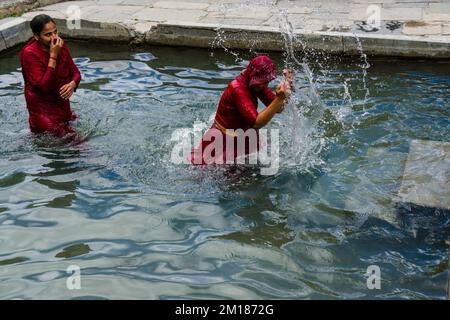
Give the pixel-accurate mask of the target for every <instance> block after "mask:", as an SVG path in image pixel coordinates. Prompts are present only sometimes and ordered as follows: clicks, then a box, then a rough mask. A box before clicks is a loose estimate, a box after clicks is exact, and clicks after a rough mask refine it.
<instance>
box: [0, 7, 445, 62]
mask: <svg viewBox="0 0 450 320" xmlns="http://www.w3.org/2000/svg"><path fill="white" fill-rule="evenodd" d="M11 1H12V2H30V1H31V2H33V3H36V2H40V3H43V4H44V3H46V4H48V3H53V2H60V3H56V4H52V5H47V6H43V7H40V8H37V9H34V10H33V11H31V12H27V13H25V14H23V15H22V16H21V17H8V18H5V19H2V20H0V34H1V38H0V52H1V51H3V50H5V49H7V48H10V47H13V46H15V45H17V44H20V43H23V42H25V41H26V40H27V39H28V38H29V37H31V32H30V30H29V27H28V23H29V21H30V20H31V19H32V18H33V17H34V16H35V15H37V14H40V13H46V14H48V15H51V16H52V17H54V18H55V19H56V20H57V23H58V27H59V29H60V31H61V34H62V36H64V37H67V38H71V39H95V40H111V41H122V42H128V43H133V44H150V45H169V46H190V47H203V48H211V47H212V46H214V47H222V46H224V47H227V48H232V49H258V50H261V49H262V50H268V51H282V50H284V46H283V44H284V40H283V35H282V33H281V32H280V23H281V25H283V24H285V23H284V21H285V19H287V20H288V21H289V23H290V24H291V26H292V30H293V35H294V36H295V37H296V38H297V39H298V40H299V41H296V46H297V49H302V48H307V49H312V50H323V51H325V52H331V53H336V54H343V55H356V54H360V51H361V49H362V50H363V51H364V53H366V54H368V55H379V56H399V57H413V58H450V22H449V21H450V2H448V1H445V0H428V1H425V0H413V1H412V0H408V1H407V0H346V1H337V0H336V1H325V0H320V1H314V2H311V1H306V0H295V1H289V0H278V1H269V0H265V1H262V0H259V1H246V0H220V1H215V0H181V1H157V0H89V1H65V2H61V1H58V0H40V1H37V0H11ZM33 5H35V4H33ZM371 6H372V7H371ZM374 8H375V9H376V10H379V18H380V19H379V21H378V23H377V24H376V25H373V26H372V25H371V24H367V23H366V21H367V18H368V12H369V13H370V12H371V11H370V10H373V9H374ZM74 10H75V11H74ZM77 10H78V11H77ZM76 17H79V19H78V18H76ZM76 21H78V23H79V24H77V23H76ZM286 26H287V25H286ZM217 30H220V33H218V32H217ZM355 35H356V36H357V37H356V36H355Z"/></svg>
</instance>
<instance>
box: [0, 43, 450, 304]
mask: <svg viewBox="0 0 450 320" xmlns="http://www.w3.org/2000/svg"><path fill="white" fill-rule="evenodd" d="M70 47H71V49H72V53H73V55H74V56H75V57H77V58H75V62H76V63H77V65H78V66H79V68H80V70H81V72H82V74H83V82H82V85H81V87H80V88H79V89H78V90H77V92H76V94H75V95H74V97H73V104H72V106H73V108H74V110H75V111H76V113H77V114H79V115H80V120H78V121H76V122H75V123H74V126H75V128H76V129H77V130H78V132H79V133H80V135H81V136H82V137H83V138H85V140H86V141H85V142H83V143H70V142H69V143H68V142H67V141H57V140H55V139H53V138H49V137H45V136H33V135H31V134H30V133H29V131H28V127H27V121H26V119H27V113H26V109H25V102H24V98H23V94H22V91H23V83H22V79H21V75H20V70H19V69H18V61H16V60H17V59H16V56H15V55H14V54H13V53H11V54H9V55H6V56H4V57H2V58H1V59H2V64H1V67H0V121H1V123H2V125H1V127H0V130H1V134H0V148H1V155H0V279H1V281H0V297H1V298H5V299H8V298H40V297H43V298H80V299H83V298H98V299H103V298H145V299H148V298H150V299H156V298H162V299H169V298H180V297H182V298H193V299H195V298H235V299H239V298H244V299H252V298H254V299H260V298H445V295H446V287H445V286H446V279H447V272H446V266H447V263H448V255H447V249H446V248H447V246H446V244H445V241H444V239H445V236H446V235H448V229H445V228H444V229H445V230H442V229H439V230H438V232H437V233H436V232H434V231H436V230H434V231H433V232H434V233H432V234H425V235H423V236H422V235H420V236H417V235H416V236H415V235H414V234H413V233H411V232H410V231H409V230H408V229H406V228H404V225H403V224H402V221H399V219H398V216H397V211H396V203H395V201H394V200H393V199H394V195H395V194H396V192H397V190H398V188H399V185H400V181H401V178H402V174H403V166H404V161H405V158H406V155H407V153H408V145H409V140H411V139H426V140H437V141H449V140H450V139H449V138H450V137H449V132H450V130H449V129H450V121H449V113H448V110H447V109H446V106H448V105H449V102H450V101H449V98H448V82H449V80H450V78H449V72H448V71H449V65H448V64H445V63H438V62H433V63H431V62H427V63H422V62H414V63H413V62H406V61H384V60H380V61H378V60H374V61H371V68H370V69H368V70H367V76H366V83H365V84H363V83H362V82H361V77H362V71H361V69H360V68H359V67H358V66H357V64H356V63H355V62H354V61H352V60H349V61H340V60H339V58H334V59H332V58H327V60H321V61H319V62H318V63H315V62H314V61H308V68H309V71H310V74H309V78H308V76H306V75H305V74H303V75H302V74H299V79H298V82H297V83H298V85H299V92H300V95H299V97H301V99H298V101H297V102H296V104H295V105H293V106H291V107H292V108H299V109H298V110H300V111H301V112H302V113H301V117H303V118H302V119H303V120H302V121H303V122H301V125H299V126H298V127H296V128H293V127H292V126H290V125H291V124H292V116H293V114H294V115H295V113H292V112H293V111H294V110H295V109H291V110H287V111H289V112H291V113H289V112H285V113H283V114H281V115H279V116H277V117H276V121H274V123H272V124H271V127H272V128H280V129H282V130H281V132H282V137H281V138H282V151H283V152H285V153H282V154H281V157H282V159H283V160H282V161H281V167H280V170H279V171H278V172H277V174H275V175H273V176H261V175H260V174H259V172H260V170H259V168H258V167H243V166H232V167H227V168H217V167H207V168H199V167H195V168H193V167H191V166H188V165H174V164H172V162H171V161H170V153H171V151H172V147H173V142H172V141H170V137H171V135H172V133H173V132H174V130H176V129H179V128H189V127H192V125H193V123H194V122H195V121H202V122H205V123H208V124H209V123H210V119H211V115H212V114H213V113H214V111H215V108H216V104H217V100H218V98H219V97H220V94H221V91H222V90H223V89H224V88H225V86H226V85H227V83H228V82H229V81H230V80H231V79H233V78H234V77H235V76H236V75H237V74H238V73H239V72H240V70H242V68H243V66H245V64H246V63H247V61H248V58H250V56H248V57H247V56H245V55H244V54H243V56H242V59H241V60H240V61H239V62H236V61H235V60H234V57H232V56H230V55H226V54H224V55H222V54H220V53H215V54H214V56H213V57H211V55H210V53H209V52H208V51H202V50H194V49H182V48H178V49H176V52H175V51H174V49H170V48H148V50H135V51H134V52H131V53H130V49H129V48H128V47H120V46H117V47H114V48H110V47H108V48H107V49H106V48H103V49H102V48H101V46H99V47H98V48H97V47H96V48H97V49H96V50H95V51H94V50H92V49H90V48H89V47H88V46H86V45H84V44H82V43H72V44H70ZM105 52H108V54H105ZM273 56H274V58H275V60H276V61H277V62H278V65H279V66H280V67H281V66H282V65H283V62H282V57H280V56H277V55H273ZM3 61H5V63H3ZM186 61H189V65H186ZM311 77H312V78H311ZM311 80H313V81H314V84H315V88H316V90H317V93H318V94H319V95H320V101H321V108H322V109H321V111H320V110H319V111H320V114H318V113H317V112H316V113H315V111H317V110H315V109H314V107H316V105H317V101H316V102H315V100H314V99H316V98H317V96H310V93H311V92H310V91H309V89H308V88H310V87H309V81H311ZM364 85H366V86H367V88H365V87H364ZM366 89H367V90H369V92H370V96H369V97H367V99H366V97H365V94H366V92H367V90H366ZM308 97H310V99H311V101H306V100H308ZM303 100H305V101H303ZM314 117H315V118H314ZM312 118H314V121H310V120H311V119H312ZM308 121H310V122H308ZM303 125H304V126H305V127H302V126H303ZM311 125H312V126H311ZM308 126H309V127H308ZM308 128H314V130H316V131H314V135H312V136H309V137H308V139H309V140H308V141H307V142H308V143H310V145H309V147H311V148H310V149H308V150H311V151H313V152H316V151H317V153H315V155H316V156H314V157H304V158H302V157H303V156H304V155H308V152H307V150H306V149H305V140H302V139H292V138H298V137H300V138H302V137H307V136H299V135H298V134H300V133H301V134H305V132H306V133H308V132H312V131H308ZM283 129H285V130H284V131H283ZM289 134H291V135H293V136H289ZM314 139H324V140H323V145H326V148H319V149H317V148H315V146H320V145H322V142H319V143H318V144H314V143H315V141H314ZM299 159H300V160H302V159H308V161H309V162H308V161H306V162H302V161H297V160H299ZM314 159H315V160H314ZM284 160H286V161H284ZM291 160H296V161H291ZM310 161H317V162H314V163H313V164H314V165H313V166H303V165H306V164H311V162H310ZM69 264H76V265H79V266H80V267H81V270H82V275H83V282H82V283H83V292H73V291H69V290H66V289H65V282H66V279H67V274H66V268H67V266H68V265H69ZM371 264H376V265H379V266H380V268H381V270H382V276H383V287H382V290H381V291H378V292H374V291H370V290H367V288H366V279H365V276H364V274H365V271H366V269H367V267H368V266H369V265H371Z"/></svg>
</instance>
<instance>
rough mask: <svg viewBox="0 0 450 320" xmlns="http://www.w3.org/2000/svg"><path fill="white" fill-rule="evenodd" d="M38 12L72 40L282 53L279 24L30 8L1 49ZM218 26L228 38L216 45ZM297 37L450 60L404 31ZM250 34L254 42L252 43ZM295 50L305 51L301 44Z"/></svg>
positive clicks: (348, 49)
mask: <svg viewBox="0 0 450 320" xmlns="http://www.w3.org/2000/svg"><path fill="white" fill-rule="evenodd" d="M38 13H47V14H51V15H52V16H53V17H54V18H55V20H56V22H57V24H58V28H59V30H60V32H61V34H62V35H63V36H64V37H66V38H69V39H74V40H87V39H93V40H109V41H117V42H126V43H130V44H136V45H139V44H148V45H167V46H187V47H200V48H211V47H215V48H220V47H221V46H222V45H225V46H226V47H227V48H229V49H257V50H261V49H263V50H267V51H281V50H282V49H283V48H284V47H283V37H282V34H281V33H280V32H279V30H278V29H277V28H274V27H267V26H244V25H239V26H233V25H218V24H208V23H194V22H171V23H167V22H160V23H159V22H138V23H135V24H127V23H117V22H102V21H91V20H81V21H80V23H81V26H82V27H81V28H80V29H69V28H68V22H67V19H66V18H65V17H62V16H59V15H58V13H57V12H45V11H38V12H29V13H26V14H24V15H23V16H22V17H9V18H4V19H1V20H0V52H2V51H5V50H7V49H9V48H12V47H14V46H16V45H19V44H22V43H24V42H26V41H27V40H28V39H29V38H30V37H31V31H30V28H29V21H30V20H31V19H32V18H33V17H34V15H36V14H38ZM218 28H220V30H221V34H222V36H225V38H226V40H225V42H221V43H220V45H219V44H217V43H216V42H217V40H218V38H217V29H218ZM296 35H297V36H298V37H299V39H301V40H302V42H303V43H304V44H305V47H306V48H307V49H308V50H320V51H323V52H327V53H333V54H342V55H359V54H361V52H360V49H359V48H358V47H359V44H358V39H359V40H360V42H361V46H362V49H363V52H364V53H365V54H367V55H371V56H392V57H406V58H434V59H449V58H450V41H447V40H446V39H442V40H439V39H427V38H423V37H417V36H405V35H370V34H358V39H357V38H356V37H355V36H354V34H352V33H349V32H320V31H317V32H310V33H300V32H297V33H296ZM249 38H251V39H252V41H248V39H249ZM297 49H301V47H300V44H298V47H297Z"/></svg>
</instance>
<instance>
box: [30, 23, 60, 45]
mask: <svg viewBox="0 0 450 320" xmlns="http://www.w3.org/2000/svg"><path fill="white" fill-rule="evenodd" d="M56 37H58V29H56V24H55V23H53V22H52V21H50V22H48V23H46V24H45V26H44V29H42V31H41V33H40V34H39V36H37V35H34V38H35V39H36V40H37V41H39V43H41V44H42V45H43V46H45V47H47V48H50V43H51V42H52V40H53V39H55V38H56Z"/></svg>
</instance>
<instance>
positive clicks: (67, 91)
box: [59, 81, 77, 100]
mask: <svg viewBox="0 0 450 320" xmlns="http://www.w3.org/2000/svg"><path fill="white" fill-rule="evenodd" d="M76 87H77V84H76V83H75V82H74V81H70V82H69V83H68V84H65V85H63V86H62V87H61V89H59V95H60V96H61V98H63V99H64V100H68V99H70V97H71V96H72V94H73V92H74V91H75V88H76Z"/></svg>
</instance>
